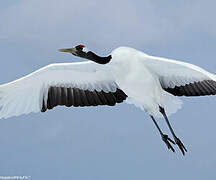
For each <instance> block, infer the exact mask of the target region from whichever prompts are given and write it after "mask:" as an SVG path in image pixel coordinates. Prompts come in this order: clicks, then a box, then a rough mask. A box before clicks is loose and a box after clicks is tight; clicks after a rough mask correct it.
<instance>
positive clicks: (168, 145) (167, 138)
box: [150, 116, 175, 152]
mask: <svg viewBox="0 0 216 180" xmlns="http://www.w3.org/2000/svg"><path fill="white" fill-rule="evenodd" d="M150 117H151V118H152V120H153V122H154V124H155V126H156V127H157V129H158V131H159V133H160V135H161V137H162V140H163V141H164V142H165V144H166V145H167V147H168V149H171V150H172V151H173V152H175V150H174V148H173V147H172V145H171V144H170V143H173V144H175V142H174V141H173V140H171V139H170V138H169V137H168V135H167V134H164V133H163V132H162V131H161V129H160V127H159V126H158V124H157V122H156V121H155V118H154V117H153V116H150Z"/></svg>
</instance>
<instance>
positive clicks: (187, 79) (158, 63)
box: [143, 55, 216, 88]
mask: <svg viewBox="0 0 216 180" xmlns="http://www.w3.org/2000/svg"><path fill="white" fill-rule="evenodd" d="M143 62H144V63H145V66H147V67H148V69H150V70H151V71H152V72H153V73H154V74H156V75H157V76H158V77H159V79H160V82H161V83H162V85H163V87H164V88H174V87H175V86H184V85H186V84H189V83H194V82H199V81H203V80H214V81H216V76H215V75H214V74H211V73H209V72H207V71H205V70H204V69H202V68H200V67H198V66H195V65H193V64H189V63H186V62H180V61H175V60H170V59H166V58H160V57H154V56H148V55H145V58H144V61H143Z"/></svg>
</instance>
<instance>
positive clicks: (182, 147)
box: [159, 106, 187, 155]
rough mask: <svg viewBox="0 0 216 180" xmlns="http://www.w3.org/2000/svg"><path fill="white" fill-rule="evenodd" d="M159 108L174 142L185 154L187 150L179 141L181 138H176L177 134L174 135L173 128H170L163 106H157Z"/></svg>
mask: <svg viewBox="0 0 216 180" xmlns="http://www.w3.org/2000/svg"><path fill="white" fill-rule="evenodd" d="M159 108H160V112H161V114H162V115H163V117H164V119H165V120H166V123H167V125H168V127H169V129H170V132H171V133H172V135H173V138H174V140H175V143H176V144H177V145H178V147H179V148H180V150H181V152H182V154H183V155H185V152H187V149H186V148H185V146H184V144H183V143H182V142H181V140H180V139H179V138H177V136H176V135H175V133H174V131H173V129H172V127H171V125H170V123H169V120H168V117H167V115H166V113H165V110H164V108H163V107H161V106H159Z"/></svg>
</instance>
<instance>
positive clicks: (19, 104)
mask: <svg viewBox="0 0 216 180" xmlns="http://www.w3.org/2000/svg"><path fill="white" fill-rule="evenodd" d="M59 51H61V52H69V53H72V54H73V55H75V56H79V57H82V58H86V59H89V60H90V61H86V62H77V63H59V64H50V65H48V66H45V67H43V68H41V69H39V70H37V71H35V72H33V73H31V74H29V75H27V76H25V77H23V78H20V79H18V80H15V81H12V82H10V83H7V84H3V85H0V118H9V117H11V116H18V115H21V114H27V113H30V112H39V111H42V112H45V111H46V110H47V109H52V108H53V107H55V106H58V105H65V106H68V107H70V106H74V107H77V106H97V105H109V106H114V105H115V104H116V103H121V102H123V101H124V100H126V102H128V103H131V104H134V105H136V106H137V107H140V108H141V109H142V110H144V111H145V112H147V113H148V114H149V115H150V117H151V119H152V120H153V122H154V124H155V125H156V127H157V129H158V130H159V132H160V135H161V137H162V140H163V141H164V142H165V143H166V145H167V147H168V149H170V150H172V151H173V152H175V150H174V148H173V147H172V145H171V144H172V143H173V144H177V145H178V147H179V148H180V150H181V152H182V153H183V155H184V154H185V152H186V151H187V150H186V148H185V147H184V145H183V143H182V142H181V141H180V139H179V138H178V137H177V136H176V135H175V133H174V131H173V129H172V127H171V125H170V123H169V121H168V115H170V114H172V113H175V112H176V111H177V110H178V109H180V108H181V104H182V102H181V100H180V99H179V98H177V97H176V96H205V95H215V94H216V76H215V75H214V74H211V73H209V72H207V71H205V70H203V69H201V68H200V67H197V66H195V65H192V64H189V63H185V62H180V61H175V60H170V59H166V58H160V57H154V56H150V55H147V54H145V53H143V52H141V51H138V50H136V49H133V48H129V47H119V48H117V49H115V50H113V51H112V52H111V54H110V55H109V56H107V57H100V56H98V55H96V54H95V53H93V52H91V51H85V47H84V45H78V46H76V47H75V48H68V49H60V50H59ZM161 116H162V117H164V119H165V121H166V123H167V125H168V127H169V129H170V131H171V134H172V136H173V138H174V140H171V139H170V138H169V137H168V135H166V134H164V133H163V132H162V130H161V129H160V127H159V126H158V124H157V122H156V120H155V118H154V117H161Z"/></svg>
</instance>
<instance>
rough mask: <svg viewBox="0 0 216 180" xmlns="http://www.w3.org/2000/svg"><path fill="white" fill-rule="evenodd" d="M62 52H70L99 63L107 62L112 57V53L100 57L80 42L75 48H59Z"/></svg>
mask: <svg viewBox="0 0 216 180" xmlns="http://www.w3.org/2000/svg"><path fill="white" fill-rule="evenodd" d="M59 51H60V52H69V53H71V54H73V55H74V56H79V57H81V58H85V59H90V60H92V61H94V62H96V63H98V64H107V63H109V62H110V60H111V59H112V57H111V55H109V56H107V57H100V56H98V55H96V54H95V53H93V52H91V51H87V50H86V48H85V46H84V45H82V44H80V45H78V46H76V47H74V48H66V49H59Z"/></svg>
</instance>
